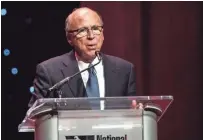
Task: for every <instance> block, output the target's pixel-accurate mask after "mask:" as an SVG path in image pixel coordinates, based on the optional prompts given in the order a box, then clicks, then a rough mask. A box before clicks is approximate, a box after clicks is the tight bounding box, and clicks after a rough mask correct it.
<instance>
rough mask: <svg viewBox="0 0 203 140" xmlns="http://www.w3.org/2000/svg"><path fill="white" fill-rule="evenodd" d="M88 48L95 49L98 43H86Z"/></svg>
mask: <svg viewBox="0 0 203 140" xmlns="http://www.w3.org/2000/svg"><path fill="white" fill-rule="evenodd" d="M86 46H87V48H88V49H90V50H95V49H96V44H88V45H86Z"/></svg>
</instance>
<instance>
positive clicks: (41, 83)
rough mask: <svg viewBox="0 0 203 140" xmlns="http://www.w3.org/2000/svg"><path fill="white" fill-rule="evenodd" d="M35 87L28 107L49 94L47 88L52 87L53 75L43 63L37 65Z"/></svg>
mask: <svg viewBox="0 0 203 140" xmlns="http://www.w3.org/2000/svg"><path fill="white" fill-rule="evenodd" d="M33 87H34V92H33V95H32V97H31V100H30V102H29V104H28V107H31V106H32V105H33V104H34V102H35V101H36V100H37V99H39V98H43V97H45V96H47V91H46V89H48V88H49V87H51V77H50V76H49V74H48V71H47V69H46V67H45V66H44V65H42V64H39V65H37V67H36V76H35V79H34V81H33Z"/></svg>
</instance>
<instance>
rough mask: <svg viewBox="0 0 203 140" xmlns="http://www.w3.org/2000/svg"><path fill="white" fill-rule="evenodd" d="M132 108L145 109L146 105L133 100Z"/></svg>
mask: <svg viewBox="0 0 203 140" xmlns="http://www.w3.org/2000/svg"><path fill="white" fill-rule="evenodd" d="M132 108H133V109H144V105H143V104H142V103H137V101H136V100H132Z"/></svg>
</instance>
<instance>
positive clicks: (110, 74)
mask: <svg viewBox="0 0 203 140" xmlns="http://www.w3.org/2000/svg"><path fill="white" fill-rule="evenodd" d="M102 60H103V66H104V78H105V97H112V96H115V95H114V92H113V91H114V88H116V87H115V86H116V81H115V80H116V79H117V77H118V75H117V72H118V68H117V66H116V63H113V62H112V61H111V59H110V58H109V57H108V56H107V55H104V54H102ZM114 85H115V86H114Z"/></svg>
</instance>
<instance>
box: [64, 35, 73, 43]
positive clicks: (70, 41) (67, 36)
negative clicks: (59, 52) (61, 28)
mask: <svg viewBox="0 0 203 140" xmlns="http://www.w3.org/2000/svg"><path fill="white" fill-rule="evenodd" d="M66 39H67V41H68V43H69V44H70V45H71V46H73V42H72V40H71V36H70V35H69V34H68V33H66Z"/></svg>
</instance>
